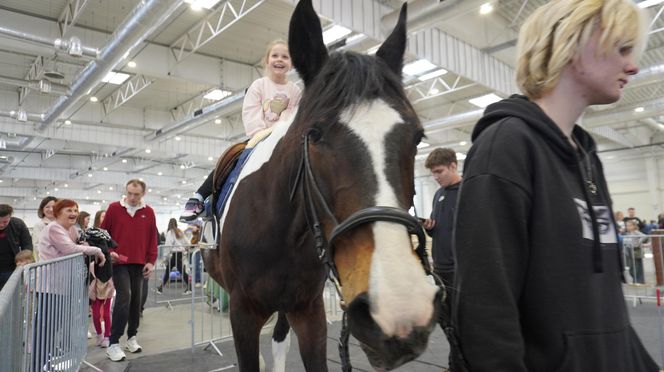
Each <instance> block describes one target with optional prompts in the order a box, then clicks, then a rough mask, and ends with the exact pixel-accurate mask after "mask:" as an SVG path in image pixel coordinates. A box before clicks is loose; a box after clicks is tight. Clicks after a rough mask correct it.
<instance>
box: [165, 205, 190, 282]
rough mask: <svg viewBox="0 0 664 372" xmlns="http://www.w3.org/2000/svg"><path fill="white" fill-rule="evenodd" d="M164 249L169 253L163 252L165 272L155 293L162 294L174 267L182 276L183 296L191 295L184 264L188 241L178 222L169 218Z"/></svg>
mask: <svg viewBox="0 0 664 372" xmlns="http://www.w3.org/2000/svg"><path fill="white" fill-rule="evenodd" d="M165 246H166V248H167V249H169V250H170V251H169V252H164V260H165V261H166V270H165V271H164V277H163V278H162V279H161V284H160V285H159V286H158V287H157V293H162V292H163V290H164V284H166V283H168V281H169V278H170V274H171V270H172V269H173V268H174V267H175V268H176V269H177V270H178V272H180V274H181V275H182V280H184V283H185V291H184V294H189V293H191V287H190V283H189V274H188V273H187V270H186V269H185V266H188V265H185V262H186V261H187V248H188V247H189V241H188V240H187V238H185V236H184V233H183V232H182V230H180V229H179V228H178V221H177V220H176V219H175V218H171V219H170V220H169V221H168V231H166V244H165Z"/></svg>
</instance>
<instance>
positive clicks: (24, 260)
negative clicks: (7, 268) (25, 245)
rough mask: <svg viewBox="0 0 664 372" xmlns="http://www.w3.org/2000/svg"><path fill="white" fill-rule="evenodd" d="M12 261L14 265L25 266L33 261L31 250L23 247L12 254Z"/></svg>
mask: <svg viewBox="0 0 664 372" xmlns="http://www.w3.org/2000/svg"><path fill="white" fill-rule="evenodd" d="M14 263H16V267H21V266H25V265H28V264H31V263H35V257H34V255H33V254H32V251H31V250H29V249H24V250H22V251H20V252H18V253H17V254H16V256H14Z"/></svg>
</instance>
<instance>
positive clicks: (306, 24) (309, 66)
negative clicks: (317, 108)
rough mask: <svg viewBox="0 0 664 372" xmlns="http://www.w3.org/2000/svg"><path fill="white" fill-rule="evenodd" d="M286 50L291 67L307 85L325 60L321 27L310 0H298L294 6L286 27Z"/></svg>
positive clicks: (325, 53)
mask: <svg viewBox="0 0 664 372" xmlns="http://www.w3.org/2000/svg"><path fill="white" fill-rule="evenodd" d="M288 50H289V52H290V55H291V60H292V61H293V67H295V69H296V70H297V72H298V73H299V74H300V77H301V78H302V80H303V81H304V85H305V86H307V85H309V84H310V83H311V81H312V80H313V79H314V78H315V77H316V75H317V74H318V72H320V70H321V68H322V67H323V65H324V64H325V61H327V48H326V47H325V44H324V43H323V29H322V28H321V26H320V19H318V15H317V14H316V11H315V10H314V6H313V5H312V4H311V0H300V2H298V3H297V6H296V7H295V11H294V12H293V16H292V17H291V20H290V26H289V29H288Z"/></svg>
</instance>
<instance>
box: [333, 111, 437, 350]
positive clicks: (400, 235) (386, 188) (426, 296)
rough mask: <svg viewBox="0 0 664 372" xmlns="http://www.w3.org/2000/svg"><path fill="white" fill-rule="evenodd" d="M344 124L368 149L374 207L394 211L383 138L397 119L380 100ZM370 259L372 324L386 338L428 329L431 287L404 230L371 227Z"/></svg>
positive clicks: (397, 226)
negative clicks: (373, 180)
mask: <svg viewBox="0 0 664 372" xmlns="http://www.w3.org/2000/svg"><path fill="white" fill-rule="evenodd" d="M341 121H342V122H343V123H345V124H346V125H347V126H348V127H349V128H350V129H351V130H352V131H353V132H354V133H355V134H356V135H357V136H358V137H360V138H361V139H362V141H363V142H364V144H365V146H367V148H368V149H369V156H370V157H371V161H372V164H373V170H374V173H375V175H376V178H377V180H378V191H377V194H376V196H375V199H376V205H379V206H390V207H398V206H399V205H398V202H397V196H396V193H395V191H394V189H393V187H392V186H391V185H390V184H389V182H388V181H387V176H386V174H385V171H386V169H385V136H386V135H387V134H388V133H389V132H390V131H391V130H392V129H393V128H394V127H395V126H397V125H405V124H404V123H403V119H402V118H401V116H400V115H399V113H398V112H397V111H396V110H394V109H393V108H391V107H390V106H389V105H388V104H387V103H385V102H384V101H383V100H375V101H373V102H371V103H366V104H362V105H360V106H359V107H355V108H354V111H350V110H347V111H346V112H344V113H343V114H342V115H341ZM373 235H374V243H375V247H374V255H373V257H372V260H371V273H370V277H369V299H370V302H371V314H372V316H373V318H374V321H376V323H377V324H378V325H379V326H380V327H381V329H382V330H383V332H384V333H385V334H386V335H388V336H393V335H396V336H400V337H405V336H407V335H408V334H409V333H410V331H411V330H412V329H413V327H415V326H424V325H427V324H428V323H429V321H430V320H431V317H432V315H433V300H434V296H435V294H436V287H435V286H434V285H433V284H431V282H430V281H429V280H427V278H426V276H425V275H424V269H423V268H422V266H421V265H420V263H419V261H418V260H417V258H416V257H415V256H414V255H413V254H412V252H411V249H412V248H411V242H410V237H409V235H408V233H407V232H406V228H405V227H404V226H402V225H400V224H395V223H390V222H376V223H374V227H373Z"/></svg>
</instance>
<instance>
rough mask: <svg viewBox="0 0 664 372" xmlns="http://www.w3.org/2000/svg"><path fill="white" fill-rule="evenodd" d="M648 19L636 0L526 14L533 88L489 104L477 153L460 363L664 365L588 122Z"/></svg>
mask: <svg viewBox="0 0 664 372" xmlns="http://www.w3.org/2000/svg"><path fill="white" fill-rule="evenodd" d="M644 23H645V20H644V19H643V15H642V14H641V12H640V10H639V9H638V8H637V7H636V6H635V5H634V3H633V2H632V1H630V0H604V1H602V0H552V1H549V2H548V3H547V4H545V5H543V6H542V7H540V8H539V9H538V10H536V11H535V12H534V13H533V14H532V15H531V16H530V17H529V18H528V20H527V21H526V22H525V23H524V25H523V26H522V28H521V31H520V35H519V43H518V49H519V51H518V65H517V83H518V85H519V87H520V88H521V90H522V91H523V92H524V93H525V96H516V95H515V96H512V97H510V98H509V99H506V100H503V101H501V102H498V103H495V104H493V105H491V106H489V107H488V108H487V109H486V111H485V113H484V117H483V118H482V119H481V120H480V121H479V122H478V123H477V126H476V127H475V129H474V131H473V134H472V139H473V142H474V143H473V147H472V149H471V150H470V152H469V154H468V158H467V159H466V162H465V164H464V174H463V183H462V186H461V192H460V195H459V201H458V205H457V217H456V226H455V238H454V239H455V242H454V246H455V248H456V258H457V265H458V266H457V276H456V277H455V284H456V287H457V290H458V296H457V297H456V298H455V307H454V309H453V324H454V327H455V331H454V334H455V335H456V341H457V342H458V349H457V353H455V354H456V356H455V360H456V362H455V365H454V366H453V369H452V370H453V371H455V372H457V371H463V370H464V369H466V370H468V371H472V372H479V371H491V372H495V371H509V372H525V371H565V372H591V371H592V372H600V371H611V372H640V371H652V372H655V371H658V367H657V365H656V364H655V362H654V361H653V360H652V358H651V357H650V356H649V355H648V353H647V352H646V350H645V349H644V347H643V345H642V344H641V341H640V340H639V339H638V337H637V335H636V334H635V332H634V330H633V329H632V327H631V325H630V322H629V315H628V313H627V309H626V305H625V301H624V298H623V293H622V289H621V278H622V276H621V273H622V257H621V254H620V251H619V249H618V245H617V232H616V229H615V221H614V220H613V213H612V211H611V198H610V196H609V193H608V188H607V185H606V181H605V179H604V173H603V170H602V164H601V162H600V160H599V158H598V156H597V154H596V146H595V141H594V140H593V139H592V137H591V136H590V135H589V134H588V132H586V131H585V130H584V129H583V128H581V127H580V126H578V125H576V124H575V122H576V121H577V120H578V119H579V117H580V116H581V115H582V114H583V112H584V110H585V109H586V108H587V107H588V106H590V105H595V104H608V103H612V102H616V101H617V100H618V99H619V98H620V96H621V93H622V90H623V88H624V86H625V85H626V84H627V83H628V81H629V78H630V76H631V75H634V74H636V73H637V71H638V67H637V65H636V60H637V57H638V55H639V54H640V51H641V50H642V48H643V45H644V43H645V36H644V34H645V33H644V29H645V27H644ZM478 213H481V215H482V218H481V219H480V220H478V219H477V215H478ZM453 341H454V340H453ZM458 351H460V353H459V352H458ZM461 355H462V356H463V357H461Z"/></svg>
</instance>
